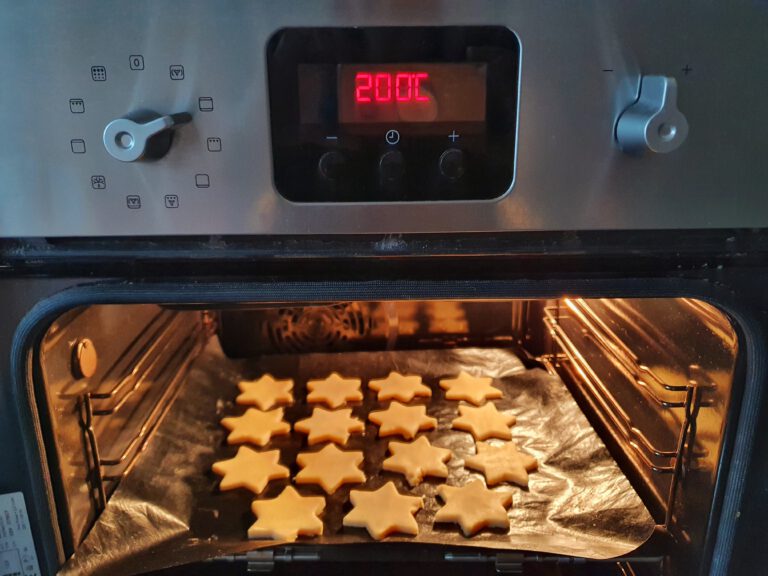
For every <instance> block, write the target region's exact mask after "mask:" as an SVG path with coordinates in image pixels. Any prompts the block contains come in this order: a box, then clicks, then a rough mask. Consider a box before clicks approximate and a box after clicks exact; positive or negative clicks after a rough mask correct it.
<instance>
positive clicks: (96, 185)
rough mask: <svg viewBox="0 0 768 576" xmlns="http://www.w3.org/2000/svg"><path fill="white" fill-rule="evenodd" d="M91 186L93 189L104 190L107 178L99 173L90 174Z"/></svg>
mask: <svg viewBox="0 0 768 576" xmlns="http://www.w3.org/2000/svg"><path fill="white" fill-rule="evenodd" d="M91 188H93V189H94V190H105V189H106V188H107V179H106V178H105V177H104V176H102V175H100V174H95V175H93V176H91Z"/></svg>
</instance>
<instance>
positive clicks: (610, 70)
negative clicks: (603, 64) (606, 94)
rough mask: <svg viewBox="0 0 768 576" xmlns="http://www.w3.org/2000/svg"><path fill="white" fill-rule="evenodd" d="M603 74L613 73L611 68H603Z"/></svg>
mask: <svg viewBox="0 0 768 576" xmlns="http://www.w3.org/2000/svg"><path fill="white" fill-rule="evenodd" d="M603 72H613V68H603Z"/></svg>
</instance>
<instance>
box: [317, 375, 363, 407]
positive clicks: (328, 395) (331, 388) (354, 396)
mask: <svg viewBox="0 0 768 576" xmlns="http://www.w3.org/2000/svg"><path fill="white" fill-rule="evenodd" d="M307 390H309V394H307V402H311V403H322V404H325V405H326V406H329V407H330V408H338V407H339V406H344V405H345V404H346V403H347V402H359V401H361V400H362V399H363V393H362V392H361V391H360V378H342V377H341V376H340V375H339V374H337V373H336V372H334V373H332V374H331V375H330V376H328V378H326V379H325V380H310V381H309V382H307Z"/></svg>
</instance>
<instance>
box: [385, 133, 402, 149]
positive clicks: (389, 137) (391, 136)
mask: <svg viewBox="0 0 768 576" xmlns="http://www.w3.org/2000/svg"><path fill="white" fill-rule="evenodd" d="M384 139H385V140H386V141H387V144H391V145H392V146H394V145H395V144H397V143H398V142H400V132H398V131H397V130H387V134H386V136H384Z"/></svg>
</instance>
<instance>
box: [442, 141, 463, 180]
mask: <svg viewBox="0 0 768 576" xmlns="http://www.w3.org/2000/svg"><path fill="white" fill-rule="evenodd" d="M438 167H439V169H440V174H442V175H443V176H444V177H445V178H447V179H448V180H450V181H452V182H455V181H456V180H459V179H460V178H461V177H462V176H464V170H465V166H464V152H462V151H461V150H459V149H458V148H449V149H448V150H446V151H445V152H443V153H442V154H441V155H440V160H439V161H438Z"/></svg>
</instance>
